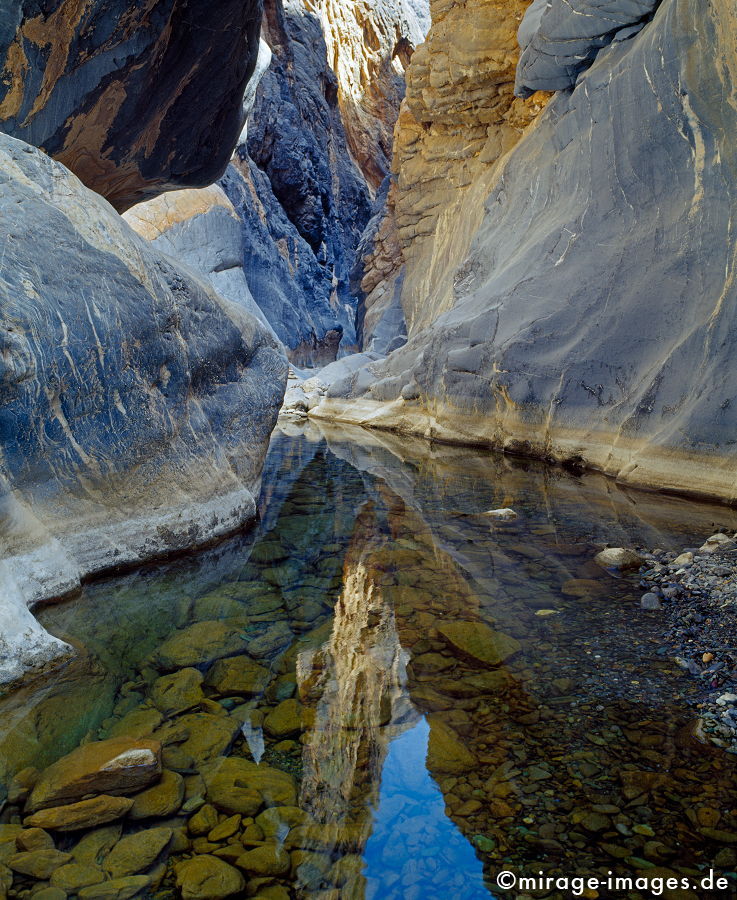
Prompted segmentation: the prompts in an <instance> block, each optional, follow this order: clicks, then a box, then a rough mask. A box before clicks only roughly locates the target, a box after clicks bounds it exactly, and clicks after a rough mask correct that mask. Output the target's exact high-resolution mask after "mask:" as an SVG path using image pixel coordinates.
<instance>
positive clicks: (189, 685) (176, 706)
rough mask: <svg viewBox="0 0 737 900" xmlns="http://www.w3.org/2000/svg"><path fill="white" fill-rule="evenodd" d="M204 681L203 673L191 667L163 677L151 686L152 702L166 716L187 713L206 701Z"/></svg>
mask: <svg viewBox="0 0 737 900" xmlns="http://www.w3.org/2000/svg"><path fill="white" fill-rule="evenodd" d="M202 680H203V676H202V672H200V671H199V670H198V669H194V668H191V667H190V668H186V669H179V671H177V672H173V673H172V674H171V675H162V677H161V678H157V679H156V681H154V683H153V685H152V686H151V692H150V696H151V702H152V703H153V704H154V706H155V707H156V708H157V709H158V710H159V711H160V712H161V713H162V714H163V715H165V716H173V715H176V714H177V713H182V712H186V711H187V710H188V709H191V708H192V707H193V706H197V704H198V703H200V702H201V701H202V700H204V698H205V695H204V693H203V691H202Z"/></svg>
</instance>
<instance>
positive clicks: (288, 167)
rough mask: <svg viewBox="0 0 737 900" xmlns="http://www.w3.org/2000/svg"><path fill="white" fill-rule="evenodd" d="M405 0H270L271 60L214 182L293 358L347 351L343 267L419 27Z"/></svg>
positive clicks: (352, 340) (324, 359) (318, 358)
mask: <svg viewBox="0 0 737 900" xmlns="http://www.w3.org/2000/svg"><path fill="white" fill-rule="evenodd" d="M416 9H419V10H420V11H421V10H422V2H418V3H416V4H415V5H410V4H408V3H407V0H384V2H382V3H379V4H366V3H355V4H353V3H352V4H346V3H343V2H334V0H330V2H327V0H322V2H320V3H313V2H307V0H269V2H267V4H266V17H265V22H264V39H265V40H266V41H267V42H268V44H269V46H270V48H271V51H272V54H273V59H272V62H271V66H270V67H269V69H268V71H267V72H266V74H265V75H264V77H263V79H262V81H261V85H260V87H259V90H258V92H257V96H256V102H255V106H254V110H253V114H252V116H251V120H250V123H249V126H248V131H247V135H245V136H244V139H243V140H242V142H241V144H240V145H239V148H238V153H237V155H236V158H235V159H234V162H233V165H232V166H230V167H229V169H228V172H227V174H226V176H225V178H224V180H223V182H222V185H223V187H224V189H225V191H226V193H227V194H228V197H229V198H230V200H231V201H232V203H233V205H234V206H235V208H236V210H237V212H238V215H239V216H240V217H241V218H242V220H243V223H244V229H243V232H244V269H245V272H246V277H247V279H248V282H249V285H250V287H251V291H252V293H253V295H254V297H255V299H256V301H257V303H258V304H259V305H260V306H261V308H262V309H263V310H264V311H265V313H266V315H267V317H268V319H269V321H270V322H271V324H272V326H273V327H274V329H275V331H276V333H277V334H278V335H279V337H280V339H281V340H282V341H283V342H284V344H285V346H286V347H287V349H288V352H289V355H290V358H291V359H292V361H293V362H295V363H296V364H298V365H324V364H326V363H328V362H330V361H332V360H334V359H335V357H336V354H338V352H340V353H341V354H344V353H347V352H350V351H351V350H353V349H356V334H355V311H356V302H357V298H356V293H355V290H354V288H353V286H352V284H351V279H350V273H351V268H352V266H353V260H354V256H355V251H356V248H357V246H358V244H359V241H360V239H361V236H362V234H363V231H364V228H365V226H366V224H367V223H368V221H369V219H370V217H371V214H372V202H373V192H374V188H375V186H376V185H377V184H378V183H379V182H380V181H381V180H382V178H383V176H384V175H385V174H386V171H387V169H388V155H389V154H390V151H391V133H392V129H393V127H394V123H395V121H396V117H397V114H398V110H399V103H400V101H401V98H402V96H403V92H404V78H403V63H402V60H404V61H405V62H406V61H407V60H408V59H409V56H410V55H411V53H412V50H413V49H414V46H415V43H416V42H418V41H420V40H421V39H422V35H423V27H422V25H421V24H420V21H419V19H418V16H417V13H416V11H415V10H416Z"/></svg>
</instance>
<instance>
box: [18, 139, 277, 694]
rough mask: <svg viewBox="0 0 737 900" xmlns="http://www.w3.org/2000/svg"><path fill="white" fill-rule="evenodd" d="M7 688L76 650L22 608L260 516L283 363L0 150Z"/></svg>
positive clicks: (39, 163)
mask: <svg viewBox="0 0 737 900" xmlns="http://www.w3.org/2000/svg"><path fill="white" fill-rule="evenodd" d="M0 184H1V190H0V222H2V232H1V233H0V239H1V240H0V242H1V244H2V250H0V259H1V260H2V266H1V268H0V347H1V348H2V354H0V504H2V510H3V515H2V528H1V529H0V560H1V563H0V586H1V588H2V590H1V591H0V594H1V597H0V635H2V640H1V641H0V682H6V681H10V680H13V679H14V678H17V677H18V676H19V675H21V674H22V672H23V671H24V670H25V669H27V668H29V667H31V666H32V665H39V664H43V663H45V662H47V661H49V660H50V659H52V658H54V657H56V656H58V654H59V653H60V652H63V650H64V648H63V646H62V645H59V643H58V642H55V641H53V640H52V639H50V638H49V637H48V635H45V634H44V632H43V631H42V630H41V629H40V627H39V626H38V625H37V623H36V622H35V620H33V619H32V617H30V616H29V615H28V614H27V610H26V607H27V605H29V604H33V603H35V602H37V601H39V600H45V599H49V598H53V597H56V596H59V595H61V594H64V593H65V592H68V591H70V590H73V589H74V588H75V587H78V586H79V583H80V580H81V579H82V578H84V577H86V576H88V575H90V574H93V573H97V572H101V571H106V570H111V569H117V568H119V567H121V566H124V565H129V564H132V563H137V562H140V561H142V560H146V559H150V558H152V557H154V556H157V555H160V554H163V553H168V552H172V551H177V550H181V549H185V548H189V547H192V546H196V545H198V544H204V543H206V542H208V541H210V540H212V539H213V538H215V537H217V536H219V535H222V534H224V533H226V532H228V531H230V530H232V529H234V528H236V527H238V526H240V525H241V524H242V523H243V522H245V521H247V520H248V519H249V518H251V517H253V515H254V514H255V501H254V495H255V494H256V492H257V489H258V486H259V478H260V471H261V466H262V464H263V457H264V453H265V449H266V445H267V443H268V439H269V435H270V433H271V430H272V428H273V425H274V422H275V420H276V415H277V412H278V408H279V405H280V403H281V398H282V396H283V391H284V386H285V382H286V359H285V357H284V355H283V352H282V350H281V348H280V345H279V344H278V342H277V341H276V340H275V339H274V338H273V336H272V334H271V333H270V331H268V330H267V328H266V327H265V326H264V325H262V324H261V322H259V321H258V320H257V319H256V318H255V317H254V316H253V315H251V314H249V312H248V311H247V310H246V308H245V307H244V306H243V305H242V304H237V303H235V302H232V301H230V300H228V299H226V298H224V297H223V296H221V295H219V294H217V293H216V292H215V291H214V290H213V289H212V288H211V287H210V286H209V285H208V284H207V283H206V282H205V281H204V280H200V279H198V277H197V276H196V275H195V274H194V273H192V272H190V271H189V270H186V269H181V270H180V269H177V268H175V267H174V265H173V263H172V261H171V260H170V259H169V258H167V257H166V256H164V255H163V254H160V253H158V252H157V251H156V250H155V249H154V248H152V246H151V245H150V244H149V243H148V242H146V241H144V240H142V239H141V238H139V237H138V236H137V235H136V234H135V233H134V232H133V231H132V230H131V229H130V228H129V226H128V225H127V224H126V223H125V221H124V220H123V219H122V218H121V217H120V216H118V215H117V213H115V211H114V210H113V209H112V208H111V207H110V206H109V205H108V204H107V203H106V202H105V201H104V200H103V199H102V198H100V197H99V196H97V195H96V194H94V193H93V192H91V191H89V190H87V189H86V188H84V186H83V185H82V184H81V183H80V182H79V181H78V180H77V179H76V178H75V177H74V176H73V175H72V174H71V173H70V172H69V171H68V170H66V169H65V168H64V167H63V166H62V165H61V164H59V163H57V162H54V161H53V160H51V159H50V158H49V157H48V156H46V155H45V154H43V153H41V152H39V151H38V150H35V149H34V148H33V147H31V146H29V145H27V144H24V143H22V142H21V141H17V140H15V139H13V138H10V137H7V136H6V135H0Z"/></svg>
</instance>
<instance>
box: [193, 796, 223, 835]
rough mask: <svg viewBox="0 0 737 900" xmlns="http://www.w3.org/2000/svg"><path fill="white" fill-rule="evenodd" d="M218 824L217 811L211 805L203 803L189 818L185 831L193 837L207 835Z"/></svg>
mask: <svg viewBox="0 0 737 900" xmlns="http://www.w3.org/2000/svg"><path fill="white" fill-rule="evenodd" d="M217 824H218V811H217V810H216V809H215V807H214V806H213V805H212V804H211V803H205V805H204V806H201V807H200V809H198V810H197V812H196V813H195V814H194V815H193V816H192V817H191V818H190V820H189V822H188V823H187V830H188V831H189V833H190V834H191V835H192V836H193V837H201V836H202V835H204V834H209V833H210V832H211V831H212V830H213V828H215V827H217Z"/></svg>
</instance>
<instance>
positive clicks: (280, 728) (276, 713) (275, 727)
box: [264, 698, 302, 738]
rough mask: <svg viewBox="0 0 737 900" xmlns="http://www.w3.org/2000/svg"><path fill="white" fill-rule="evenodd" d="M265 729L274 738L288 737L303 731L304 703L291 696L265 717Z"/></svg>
mask: <svg viewBox="0 0 737 900" xmlns="http://www.w3.org/2000/svg"><path fill="white" fill-rule="evenodd" d="M264 731H266V733H267V734H270V735H271V737H273V738H288V737H294V736H295V735H298V734H300V732H301V731H302V705H301V704H300V702H299V701H298V700H295V699H294V698H291V699H289V700H282V702H281V703H280V704H279V705H278V706H277V707H276V709H273V710H272V711H271V712H270V713H269V714H268V716H266V718H265V719H264Z"/></svg>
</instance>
